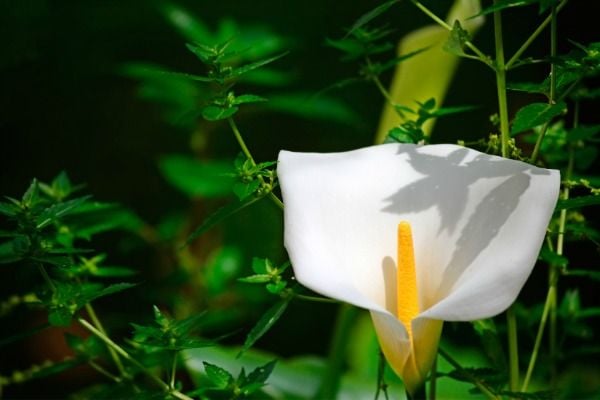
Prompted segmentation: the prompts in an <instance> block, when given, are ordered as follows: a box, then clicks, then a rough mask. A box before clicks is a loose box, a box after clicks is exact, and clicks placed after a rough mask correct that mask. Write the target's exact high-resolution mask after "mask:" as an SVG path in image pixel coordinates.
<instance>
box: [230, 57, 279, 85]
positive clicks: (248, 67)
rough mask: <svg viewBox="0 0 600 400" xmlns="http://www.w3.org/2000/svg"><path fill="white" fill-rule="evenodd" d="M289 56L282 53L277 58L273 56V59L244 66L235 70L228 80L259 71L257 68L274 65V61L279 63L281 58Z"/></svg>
mask: <svg viewBox="0 0 600 400" xmlns="http://www.w3.org/2000/svg"><path fill="white" fill-rule="evenodd" d="M287 54H288V53H287V52H285V53H281V54H278V55H276V56H273V57H270V58H267V59H264V60H260V61H256V62H253V63H250V64H246V65H242V66H241V67H238V68H233V69H232V70H231V71H230V72H229V73H228V74H227V77H226V78H227V79H231V78H236V77H238V76H240V75H243V74H245V73H248V72H250V71H253V70H255V69H257V68H260V67H262V66H263V65H267V64H270V63H272V62H273V61H277V60H279V59H280V58H282V57H284V56H286V55H287Z"/></svg>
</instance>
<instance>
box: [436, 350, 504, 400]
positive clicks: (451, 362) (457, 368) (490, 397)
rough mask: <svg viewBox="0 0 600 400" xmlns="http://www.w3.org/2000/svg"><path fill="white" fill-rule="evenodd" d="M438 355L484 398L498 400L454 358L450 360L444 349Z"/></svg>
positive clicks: (450, 357)
mask: <svg viewBox="0 0 600 400" xmlns="http://www.w3.org/2000/svg"><path fill="white" fill-rule="evenodd" d="M438 353H439V355H440V356H442V357H443V358H444V359H445V360H446V361H448V363H449V364H450V365H451V366H453V367H454V369H456V370H457V371H459V372H460V373H461V374H462V375H463V376H464V377H465V378H467V379H469V381H471V383H473V384H474V385H475V386H477V388H478V389H479V390H481V393H483V394H484V395H485V396H487V398H489V399H492V400H500V397H499V396H496V395H495V394H494V393H493V392H492V391H491V390H490V389H489V388H488V387H487V386H486V385H485V384H484V383H483V382H482V381H480V380H479V379H478V378H477V377H476V376H474V375H472V374H471V373H469V372H468V371H467V370H465V369H464V368H463V367H462V366H461V365H460V364H459V363H458V362H457V361H456V360H455V359H454V358H452V356H451V355H450V354H448V353H447V352H446V351H445V350H444V349H442V348H441V347H440V348H439V349H438Z"/></svg>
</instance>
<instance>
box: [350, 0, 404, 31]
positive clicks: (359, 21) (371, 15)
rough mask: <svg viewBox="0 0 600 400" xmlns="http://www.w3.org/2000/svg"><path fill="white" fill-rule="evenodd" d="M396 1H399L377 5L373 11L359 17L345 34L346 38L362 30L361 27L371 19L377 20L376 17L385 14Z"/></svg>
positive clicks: (393, 0) (395, 0)
mask: <svg viewBox="0 0 600 400" xmlns="http://www.w3.org/2000/svg"><path fill="white" fill-rule="evenodd" d="M398 1H399V0H389V1H386V2H385V3H383V4H380V5H378V6H377V7H375V8H374V9H372V10H370V11H368V12H366V13H365V14H363V15H361V16H360V17H359V18H358V19H357V20H356V22H354V24H352V27H351V28H350V30H349V31H348V33H347V34H346V36H349V35H351V34H353V33H354V32H355V31H356V30H358V29H360V28H362V27H363V26H365V25H366V24H368V23H369V22H371V21H372V20H373V19H375V18H377V17H378V16H380V15H381V14H383V13H384V12H386V11H387V10H389V9H390V7H392V6H393V5H394V4H395V3H397V2H398Z"/></svg>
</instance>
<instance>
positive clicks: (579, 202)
mask: <svg viewBox="0 0 600 400" xmlns="http://www.w3.org/2000/svg"><path fill="white" fill-rule="evenodd" d="M599 204H600V195H597V196H595V195H590V196H581V197H574V198H572V199H567V200H559V201H558V203H557V204H556V210H568V209H571V208H581V207H588V206H597V205H599Z"/></svg>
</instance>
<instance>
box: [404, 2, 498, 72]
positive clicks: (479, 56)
mask: <svg viewBox="0 0 600 400" xmlns="http://www.w3.org/2000/svg"><path fill="white" fill-rule="evenodd" d="M411 2H412V3H413V4H414V5H415V6H416V7H417V8H418V9H419V10H421V11H422V12H423V13H424V14H425V15H427V16H428V17H429V18H431V19H432V20H434V21H435V22H436V23H437V24H438V25H440V26H442V27H443V28H445V29H447V30H449V31H452V27H451V26H450V25H448V24H447V23H446V21H444V20H443V19H441V18H440V17H438V16H437V15H435V14H434V13H433V12H432V11H431V10H430V9H428V8H427V7H425V6H424V5H423V4H421V2H419V1H418V0H411ZM465 46H467V47H468V48H469V49H471V51H473V53H475V54H477V57H476V59H477V60H479V61H481V62H483V63H484V64H486V65H487V66H489V67H492V68H493V65H492V63H491V62H490V58H489V57H488V56H486V55H485V54H483V52H482V51H481V50H479V49H478V48H477V46H475V45H474V44H473V43H471V42H470V41H468V40H467V41H466V42H465ZM469 58H472V57H469Z"/></svg>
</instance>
